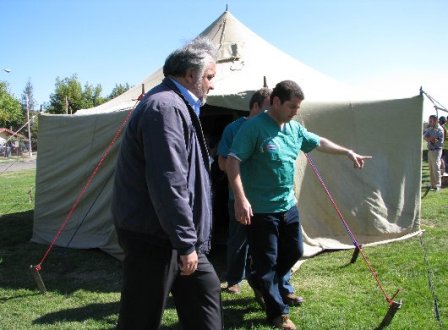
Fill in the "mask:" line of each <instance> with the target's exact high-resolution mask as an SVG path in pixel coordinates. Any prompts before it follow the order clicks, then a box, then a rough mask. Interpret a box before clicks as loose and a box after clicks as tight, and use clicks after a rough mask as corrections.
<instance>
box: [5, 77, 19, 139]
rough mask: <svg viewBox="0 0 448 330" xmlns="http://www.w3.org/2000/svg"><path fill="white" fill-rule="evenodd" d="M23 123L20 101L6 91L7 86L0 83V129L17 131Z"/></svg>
mask: <svg viewBox="0 0 448 330" xmlns="http://www.w3.org/2000/svg"><path fill="white" fill-rule="evenodd" d="M22 123H23V113H22V107H21V105H20V101H19V100H18V99H16V98H15V97H14V96H12V95H11V94H10V93H9V91H8V85H7V84H6V83H5V82H3V81H0V127H6V128H12V129H13V130H17V129H18V128H20V126H21V124H22Z"/></svg>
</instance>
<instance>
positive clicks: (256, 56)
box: [32, 11, 422, 258]
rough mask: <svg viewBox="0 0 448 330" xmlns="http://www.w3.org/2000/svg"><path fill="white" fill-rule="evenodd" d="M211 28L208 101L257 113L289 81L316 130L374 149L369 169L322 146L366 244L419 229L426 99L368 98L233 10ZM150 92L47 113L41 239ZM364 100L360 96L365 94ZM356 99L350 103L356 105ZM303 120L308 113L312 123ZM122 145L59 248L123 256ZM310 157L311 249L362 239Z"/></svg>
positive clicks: (331, 179) (42, 123)
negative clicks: (214, 55) (118, 216)
mask: <svg viewBox="0 0 448 330" xmlns="http://www.w3.org/2000/svg"><path fill="white" fill-rule="evenodd" d="M202 35H206V36H208V37H209V38H211V39H212V40H213V41H214V42H215V43H216V44H217V45H218V46H219V47H220V59H219V63H218V74H217V77H216V79H217V81H216V89H215V90H214V91H213V93H212V94H211V95H210V96H209V97H208V99H207V103H208V104H210V105H215V106H221V107H225V108H229V109H234V110H247V109H248V103H249V97H250V96H251V94H252V93H253V92H254V91H255V90H257V89H259V88H260V87H262V84H263V80H264V79H263V78H264V77H266V80H267V83H268V85H269V86H270V87H273V85H275V84H276V83H277V82H279V81H281V80H284V79H292V80H295V81H297V82H298V83H299V84H300V85H301V87H302V88H303V90H304V92H305V96H306V99H305V102H304V104H303V109H302V110H301V113H302V119H303V122H304V123H305V125H306V127H307V128H308V129H309V130H310V131H313V132H316V133H317V134H321V135H322V136H325V137H328V138H330V139H332V140H333V141H335V142H336V143H339V144H342V145H346V146H349V147H351V148H353V149H354V150H356V151H357V152H359V153H364V154H371V155H373V157H374V159H373V160H371V161H368V162H367V165H366V168H365V169H363V170H362V171H355V170H354V169H352V168H351V167H350V162H349V161H347V160H346V159H344V157H332V156H328V155H322V154H320V153H318V152H312V153H311V156H312V158H313V159H314V160H315V162H316V164H317V166H318V168H319V171H320V172H321V174H322V176H323V177H324V179H325V181H326V182H327V185H328V187H329V190H330V191H331V192H332V194H333V195H334V198H335V200H336V201H337V203H338V205H339V207H340V209H341V211H342V213H343V214H344V215H345V217H346V220H347V221H348V223H349V224H350V226H351V227H352V230H353V232H354V233H355V234H356V235H357V237H358V239H359V241H360V243H362V244H368V243H377V242H388V241H390V240H394V239H399V238H401V237H406V235H410V234H413V233H417V232H418V231H419V217H420V173H421V162H420V157H421V156H420V155H421V127H422V126H421V125H422V97H414V98H409V99H401V100H387V101H366V100H367V99H371V98H370V96H368V95H367V94H365V93H359V92H358V91H356V89H353V88H347V87H346V86H344V85H343V84H340V83H338V82H337V81H335V80H333V79H331V78H329V77H327V76H325V75H323V74H321V73H319V72H317V71H316V70H314V69H312V68H310V67H308V66H306V65H304V64H302V63H300V62H299V61H297V60H295V59H293V58H292V57H290V56H289V55H286V54H285V53H283V52H282V51H280V50H278V49H277V48H275V47H273V46H272V45H270V44H268V43H267V42H266V41H264V40H263V39H261V38H260V37H258V36H257V35H256V34H254V33H253V32H252V31H250V30H249V29H248V28H247V27H245V26H244V25H243V24H241V23H240V22H239V21H238V20H236V19H235V18H234V17H233V16H232V15H231V14H230V13H229V12H227V11H226V12H225V13H224V14H222V15H221V16H220V17H219V18H218V19H217V20H216V21H215V22H213V23H212V24H211V25H210V26H209V27H208V28H207V29H205V30H204V32H203V33H202ZM162 76H163V75H162V72H161V70H158V71H156V72H155V73H153V74H152V75H150V76H149V77H148V78H147V79H145V81H144V82H143V83H142V84H143V86H144V89H145V90H146V91H147V90H149V89H150V88H151V87H153V86H154V85H156V84H157V83H159V82H160V81H161V80H162ZM141 93H142V86H141V85H136V86H135V87H133V88H131V89H130V90H129V91H127V92H126V93H124V94H122V95H120V96H118V97H117V98H115V99H113V100H111V101H109V102H107V103H105V104H103V105H100V106H98V107H96V108H93V109H86V110H80V111H78V112H77V113H76V115H40V117H39V139H38V143H39V145H38V150H39V152H38V157H37V170H36V171H37V172H36V204H35V210H34V228H33V237H32V241H34V242H38V243H44V244H46V243H49V242H51V241H52V240H53V238H54V237H55V235H56V234H57V232H58V230H59V228H60V227H61V225H62V224H63V223H64V222H65V219H67V216H68V214H69V212H70V209H71V207H72V205H73V204H74V203H75V201H76V199H77V197H78V196H79V194H80V193H81V191H82V190H83V187H84V186H85V184H86V182H87V180H88V178H89V176H90V175H91V174H92V172H93V171H94V169H95V167H96V165H97V163H98V162H99V160H100V159H101V155H102V154H103V152H104V151H105V150H106V148H107V147H108V145H109V144H110V142H111V141H112V139H113V137H114V135H115V132H116V130H117V129H118V127H119V126H120V123H121V121H122V120H123V118H125V116H126V115H127V114H128V112H129V110H130V109H131V108H132V107H133V106H134V105H135V103H136V100H137V98H138V97H139V95H140V94H141ZM360 99H362V100H364V101H356V102H354V101H355V100H360ZM349 101H350V102H351V103H350V102H349ZM302 119H300V118H299V120H302ZM119 144H120V139H119V140H118V141H117V142H116V143H115V145H114V146H113V148H112V151H111V154H110V155H109V157H108V158H107V159H106V160H105V162H104V163H103V165H102V166H101V168H100V169H99V171H98V173H97V175H96V176H95V178H94V179H93V181H92V183H91V185H90V186H89V188H88V189H87V190H86V193H85V195H84V196H83V198H82V200H81V202H80V204H79V206H78V207H77V209H76V211H75V212H74V213H73V216H72V217H71V218H70V219H69V221H67V224H66V226H65V229H64V230H63V232H62V234H61V236H60V238H59V239H58V240H57V241H56V245H59V246H68V247H72V248H100V249H102V250H104V251H105V252H107V253H110V254H111V255H113V256H115V257H117V258H121V257H122V256H123V254H122V251H121V249H120V247H119V246H118V243H117V238H116V234H115V231H114V228H113V224H112V219H111V214H110V195H111V189H112V181H113V172H114V166H115V158H116V155H117V152H118V147H119ZM304 160H305V158H304V157H301V158H299V160H298V162H299V165H300V166H298V169H299V170H298V172H297V174H296V192H297V196H298V198H299V208H300V213H301V217H302V224H303V228H304V236H305V243H306V247H305V255H306V256H312V255H314V254H316V253H318V252H320V251H322V250H324V249H343V248H350V247H351V246H352V244H351V241H350V239H349V238H348V236H347V233H346V232H345V230H344V228H343V227H342V225H341V224H340V222H339V220H338V218H337V216H336V213H335V211H334V210H333V209H332V207H331V206H330V205H329V202H328V200H327V199H326V196H325V194H324V192H323V190H322V187H321V186H320V185H319V183H318V182H317V180H316V178H315V177H314V174H313V173H312V172H311V170H310V167H309V166H305V164H304Z"/></svg>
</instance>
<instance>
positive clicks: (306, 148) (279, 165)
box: [226, 80, 371, 330]
mask: <svg viewBox="0 0 448 330" xmlns="http://www.w3.org/2000/svg"><path fill="white" fill-rule="evenodd" d="M270 98H271V99H270V106H269V109H268V111H267V112H263V113H261V114H260V115H258V116H256V117H255V118H253V119H251V120H249V121H247V122H246V123H245V124H244V125H243V126H242V127H241V129H240V130H239V131H238V134H237V135H236V137H235V139H234V142H233V144H232V147H231V149H230V153H229V155H228V157H227V161H226V169H227V176H228V178H229V182H230V184H231V186H232V189H233V192H234V194H235V217H236V219H237V220H238V221H240V222H241V223H242V224H245V225H247V228H248V229H247V237H248V241H249V247H250V255H251V258H252V259H253V260H254V268H255V275H256V280H257V285H258V286H259V288H260V289H261V291H262V293H263V298H264V301H265V303H266V315H267V319H268V320H269V321H270V322H272V324H273V325H274V326H275V327H276V328H278V329H285V330H293V329H296V326H295V325H294V323H293V322H292V321H291V320H290V319H289V305H288V303H287V302H286V301H285V300H284V299H283V297H282V295H281V293H280V288H279V283H280V280H279V279H281V278H283V277H284V276H285V275H286V273H287V272H288V271H290V269H291V268H292V267H293V265H294V264H295V263H296V262H297V261H298V260H299V259H300V258H301V256H302V255H303V238H302V230H301V225H300V218H299V212H298V209H297V200H296V197H295V194H294V189H293V187H294V173H295V164H296V159H297V157H298V155H299V153H300V151H303V152H311V151H312V150H313V149H317V150H318V151H322V152H326V153H330V154H337V155H345V156H347V157H348V159H350V160H351V161H352V162H353V165H354V167H355V168H362V167H363V166H364V160H365V159H368V158H371V157H370V156H361V155H358V154H357V153H355V152H353V151H352V150H350V149H347V148H345V147H342V146H339V145H337V144H335V143H333V142H331V141H330V140H328V139H325V138H323V137H319V136H318V135H316V134H313V133H311V132H308V131H307V130H306V129H305V128H304V127H303V126H302V125H300V124H299V123H298V122H297V121H295V120H292V119H293V117H294V116H296V115H297V112H298V110H299V108H300V105H301V103H302V101H303V99H304V95H303V92H302V90H301V88H300V87H299V86H298V85H297V84H296V83H295V82H293V81H290V80H286V81H282V82H280V83H278V84H277V85H276V86H275V88H274V90H273V91H272V94H271V97H270ZM355 142H356V141H355ZM305 189H306V187H305Z"/></svg>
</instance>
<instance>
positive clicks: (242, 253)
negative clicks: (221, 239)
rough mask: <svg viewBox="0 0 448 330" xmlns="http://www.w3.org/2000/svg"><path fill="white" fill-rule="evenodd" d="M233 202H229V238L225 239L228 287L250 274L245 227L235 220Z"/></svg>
mask: <svg viewBox="0 0 448 330" xmlns="http://www.w3.org/2000/svg"><path fill="white" fill-rule="evenodd" d="M234 205H235V201H234V200H229V204H228V206H229V237H228V239H227V272H226V281H227V285H228V286H232V285H234V284H238V283H240V282H241V281H242V280H243V279H244V278H245V277H246V275H248V274H249V272H250V262H249V260H248V251H249V244H248V243H247V235H246V226H245V225H242V224H241V223H239V222H238V221H236V219H235V207H234Z"/></svg>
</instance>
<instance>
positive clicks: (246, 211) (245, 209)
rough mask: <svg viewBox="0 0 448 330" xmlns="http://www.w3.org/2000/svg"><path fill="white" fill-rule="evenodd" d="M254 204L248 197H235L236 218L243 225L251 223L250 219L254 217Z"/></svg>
mask: <svg viewBox="0 0 448 330" xmlns="http://www.w3.org/2000/svg"><path fill="white" fill-rule="evenodd" d="M253 215H254V214H253V213H252V206H251V205H250V203H249V201H248V200H247V198H242V199H241V198H236V199H235V218H236V220H237V221H238V222H240V223H241V224H243V225H250V219H251V218H252V217H253Z"/></svg>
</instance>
